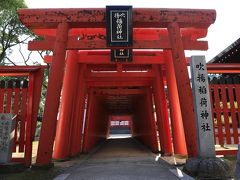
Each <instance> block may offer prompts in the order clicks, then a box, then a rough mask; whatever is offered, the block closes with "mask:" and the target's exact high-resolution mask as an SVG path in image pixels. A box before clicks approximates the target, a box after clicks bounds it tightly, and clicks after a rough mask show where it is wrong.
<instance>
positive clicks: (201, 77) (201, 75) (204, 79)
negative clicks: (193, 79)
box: [197, 73, 206, 82]
mask: <svg viewBox="0 0 240 180" xmlns="http://www.w3.org/2000/svg"><path fill="white" fill-rule="evenodd" d="M197 81H198V82H205V81H206V78H205V76H204V74H200V73H199V74H198V76H197Z"/></svg>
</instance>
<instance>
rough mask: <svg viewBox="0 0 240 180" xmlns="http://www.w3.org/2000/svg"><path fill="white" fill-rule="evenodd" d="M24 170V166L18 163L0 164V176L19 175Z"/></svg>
mask: <svg viewBox="0 0 240 180" xmlns="http://www.w3.org/2000/svg"><path fill="white" fill-rule="evenodd" d="M25 169H26V167H25V165H24V164H23V163H19V162H9V163H0V174H5V173H20V172H23V171H24V170H25Z"/></svg>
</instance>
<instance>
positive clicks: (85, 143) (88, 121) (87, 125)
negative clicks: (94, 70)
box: [82, 89, 94, 152]
mask: <svg viewBox="0 0 240 180" xmlns="http://www.w3.org/2000/svg"><path fill="white" fill-rule="evenodd" d="M87 100H88V101H87V114H86V122H85V127H84V136H83V148H82V152H88V150H89V137H88V136H89V133H90V132H89V129H90V126H91V114H93V104H94V96H93V90H92V89H90V90H89V94H88V99H87Z"/></svg>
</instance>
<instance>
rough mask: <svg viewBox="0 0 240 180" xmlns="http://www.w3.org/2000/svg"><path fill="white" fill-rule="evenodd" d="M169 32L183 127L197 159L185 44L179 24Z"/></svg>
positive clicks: (188, 148) (192, 154)
mask: <svg viewBox="0 0 240 180" xmlns="http://www.w3.org/2000/svg"><path fill="white" fill-rule="evenodd" d="M168 32H169V38H170V41H171V45H172V58H173V64H174V69H175V76H176V77H177V78H176V80H177V86H178V93H179V100H180V105H181V112H182V118H183V125H184V130H185V138H186V143H187V151H188V156H189V157H197V155H198V152H197V145H196V126H195V121H194V119H195V118H194V106H193V98H192V90H191V87H190V81H189V76H188V70H187V63H186V62H185V61H183V59H185V54H184V48H183V43H182V41H181V34H180V28H179V24H177V23H175V22H174V23H170V24H169V25H168Z"/></svg>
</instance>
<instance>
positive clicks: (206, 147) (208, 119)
mask: <svg viewBox="0 0 240 180" xmlns="http://www.w3.org/2000/svg"><path fill="white" fill-rule="evenodd" d="M190 67H191V76H192V90H193V97H194V111H195V120H196V129H197V144H198V153H199V156H200V157H203V158H206V157H215V146H214V137H213V125H212V113H211V106H210V98H209V87H208V75H207V67H206V62H205V57H204V56H192V57H191V60H190Z"/></svg>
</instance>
